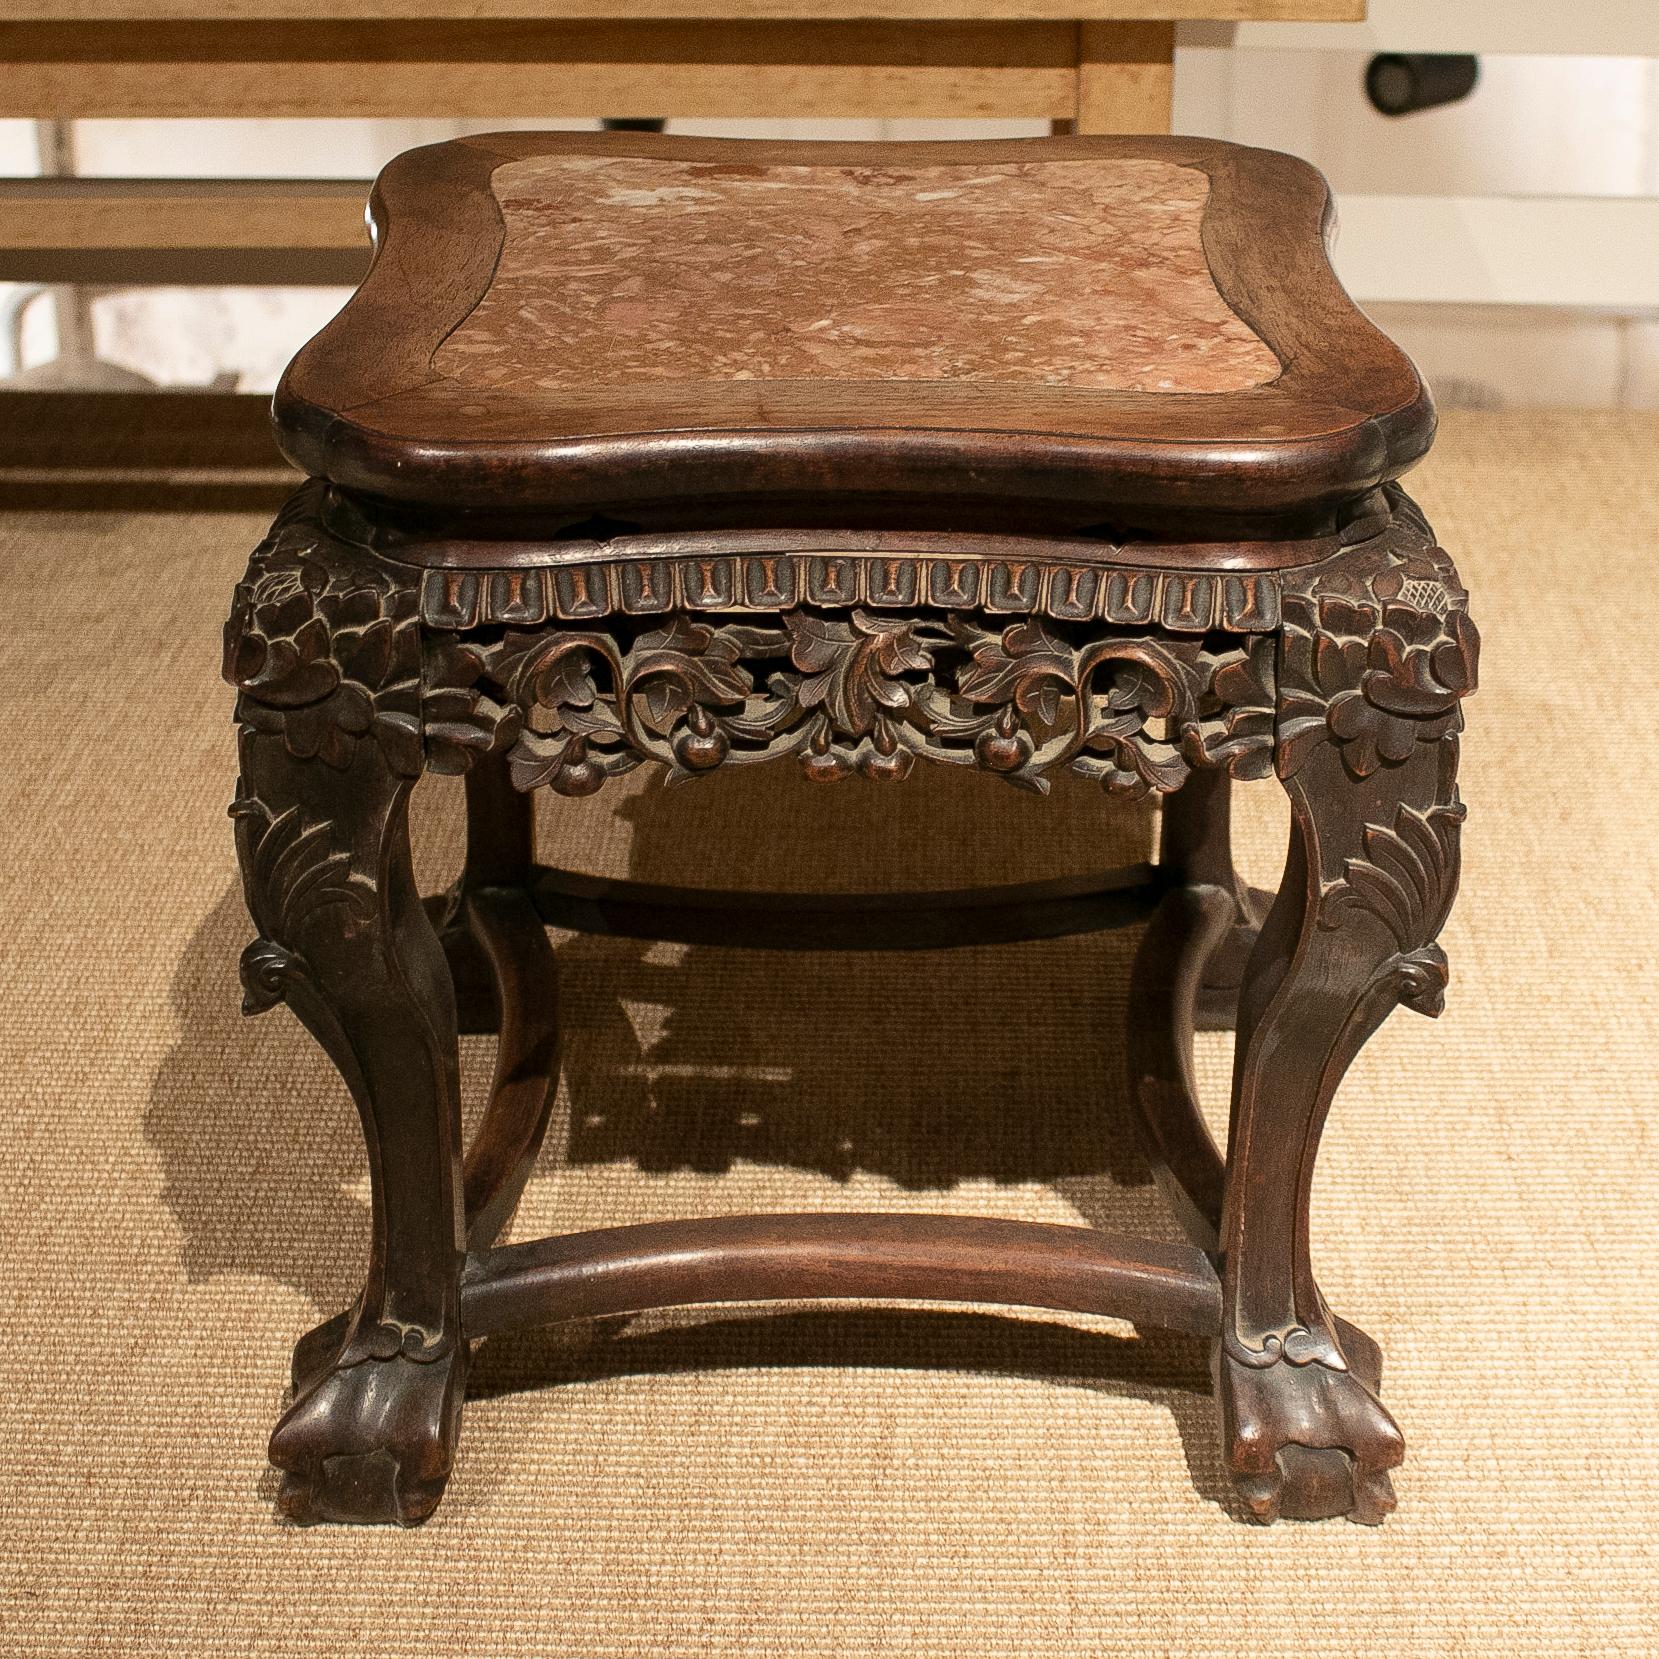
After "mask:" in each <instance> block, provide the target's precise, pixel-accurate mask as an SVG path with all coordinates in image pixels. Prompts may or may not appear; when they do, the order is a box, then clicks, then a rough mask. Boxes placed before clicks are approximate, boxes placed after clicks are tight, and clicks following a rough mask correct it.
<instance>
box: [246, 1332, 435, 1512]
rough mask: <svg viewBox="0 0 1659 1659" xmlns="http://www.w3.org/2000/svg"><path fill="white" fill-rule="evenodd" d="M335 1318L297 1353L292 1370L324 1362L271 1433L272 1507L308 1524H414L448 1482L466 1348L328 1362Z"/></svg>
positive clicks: (306, 1340)
mask: <svg viewBox="0 0 1659 1659" xmlns="http://www.w3.org/2000/svg"><path fill="white" fill-rule="evenodd" d="M334 1323H335V1321H332V1320H331V1321H329V1322H328V1323H327V1324H324V1325H322V1326H319V1327H318V1329H317V1330H316V1331H314V1332H312V1333H311V1336H310V1337H309V1338H307V1339H305V1340H304V1341H302V1342H301V1344H300V1347H299V1349H297V1350H296V1352H295V1356H294V1357H295V1372H296V1376H297V1375H298V1373H299V1372H300V1370H301V1368H302V1364H305V1365H306V1368H307V1369H310V1367H311V1366H312V1365H323V1366H324V1368H323V1369H322V1371H321V1374H320V1375H317V1376H314V1377H313V1378H312V1380H311V1382H310V1385H309V1387H307V1388H306V1390H305V1391H304V1392H303V1393H300V1394H299V1395H298V1396H297V1397H296V1399H295V1400H294V1403H293V1404H292V1405H291V1406H290V1407H289V1408H288V1410H287V1411H286V1412H285V1413H284V1414H283V1417H282V1420H281V1422H279V1423H278V1424H277V1426H276V1429H275V1431H274V1432H273V1433H272V1435H271V1462H272V1463H273V1464H275V1465H276V1467H277V1468H278V1469H280V1470H282V1471H283V1482H282V1489H281V1491H280V1492H279V1494H278V1496H277V1505H278V1507H279V1508H280V1509H281V1510H282V1512H283V1514H285V1515H286V1516H288V1518H289V1519H290V1520H294V1521H300V1522H305V1523H310V1522H313V1521H355V1522H360V1523H365V1524H373V1523H377V1522H379V1523H384V1522H388V1521H395V1522H396V1523H397V1524H398V1525H400V1526H414V1525H416V1524H417V1523H419V1522H421V1521H424V1520H425V1519H426V1518H427V1516H429V1515H430V1514H431V1513H432V1511H433V1510H434V1509H436V1508H437V1507H438V1500H439V1499H440V1498H441V1497H442V1496H443V1492H444V1484H445V1482H446V1481H447V1480H448V1479H449V1469H450V1463H451V1460H452V1459H453V1457H454V1453H455V1442H456V1438H457V1436H458V1434H459V1432H460V1426H461V1398H462V1394H463V1389H464V1383H465V1378H466V1350H465V1347H464V1346H463V1347H458V1348H455V1349H452V1350H451V1351H450V1352H448V1353H445V1354H442V1355H440V1356H438V1357H437V1358H435V1359H430V1360H415V1359H410V1358H408V1357H407V1356H405V1355H403V1354H397V1355H394V1356H393V1357H391V1358H389V1359H376V1358H372V1357H369V1358H363V1359H359V1360H357V1361H356V1362H355V1363H351V1364H344V1363H335V1364H333V1365H326V1364H324V1362H323V1361H322V1358H321V1354H320V1353H319V1350H322V1351H324V1352H326V1349H327V1347H328V1346H329V1345H330V1341H331V1338H329V1337H325V1335H324V1333H325V1332H329V1331H330V1327H331V1326H332V1325H333V1324H334ZM308 1347H309V1348H310V1352H309V1353H306V1350H307V1348H308ZM337 1352H338V1350H336V1353H337Z"/></svg>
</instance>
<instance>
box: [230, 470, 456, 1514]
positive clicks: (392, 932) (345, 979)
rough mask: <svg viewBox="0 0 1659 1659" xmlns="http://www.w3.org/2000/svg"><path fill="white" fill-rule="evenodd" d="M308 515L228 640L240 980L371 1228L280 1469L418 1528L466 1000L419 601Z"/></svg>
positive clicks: (268, 548)
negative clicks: (237, 749) (334, 1103)
mask: <svg viewBox="0 0 1659 1659" xmlns="http://www.w3.org/2000/svg"><path fill="white" fill-rule="evenodd" d="M307 496H308V493H307V492H301V496H300V497H299V498H297V499H296V504H295V505H294V506H292V507H291V508H290V509H289V510H288V511H287V512H285V514H284V515H283V517H282V518H279V520H278V523H277V527H276V530H275V531H274V532H273V535H272V537H271V539H270V540H269V541H268V542H267V543H265V544H264V545H263V546H262V547H261V548H260V549H259V551H258V552H257V553H256V554H255V555H254V560H253V563H252V564H251V565H250V568H249V572H248V577H247V579H246V580H245V581H244V583H243V584H242V586H241V587H240V588H239V589H238V593H237V601H236V606H235V609H234V610H233V612H232V616H231V621H230V625H229V627H228V628H227V630H226V673H227V677H228V678H230V679H231V680H232V682H233V683H234V684H236V685H237V687H238V689H239V691H240V693H241V696H240V698H239V701H238V705H237V707H238V716H239V718H240V720H241V722H242V733H241V763H242V776H241V783H240V787H239V790H238V795H237V800H236V803H235V805H234V807H233V808H232V813H233V816H234V817H235V819H236V830H237V847H238V853H239V856H240V860H241V865H242V872H243V881H244V887H245V890H246V894H247V900H248V908H249V910H250V911H251V912H252V915H253V919H254V921H255V923H256V925H257V926H258V928H259V933H260V937H259V938H258V939H257V940H256V941H255V942H254V943H253V944H252V945H250V946H249V947H248V949H247V950H246V951H245V952H244V954H243V958H242V978H243V984H244V986H245V989H246V1001H245V1006H246V1008H247V1009H248V1011H249V1012H252V1013H257V1012H260V1011H261V1010H263V1009H265V1008H268V1007H270V1006H272V1005H273V1004H274V1003H276V1002H278V1001H286V1002H287V1003H288V1005H289V1007H290V1008H291V1009H292V1010H293V1011H294V1013H295V1014H296V1015H297V1016H298V1017H299V1019H300V1020H301V1021H302V1022H303V1023H304V1025H305V1026H306V1027H307V1029H308V1030H310V1031H311V1033H312V1034H313V1035H314V1036H315V1037H316V1038H317V1040H318V1041H319V1042H320V1043H321V1044H322V1046H323V1047H324V1048H325V1049H326V1050H327V1052H328V1054H329V1056H330V1058H331V1059H332V1060H333V1061H334V1063H335V1064H336V1065H337V1066H338V1067H339V1069H340V1072H341V1074H342V1076H343V1077H344V1079H345V1081H346V1083H347V1086H348V1087H349V1088H350V1090H351V1094H352V1097H353V1099H354V1100H355V1102H356V1104H357V1108H358V1112H359V1115H360V1117H361V1120H362V1126H363V1134H364V1140H365V1143H366V1146H367V1151H368V1162H369V1175H370V1183H371V1188H372V1212H373V1230H372V1236H371V1244H370V1257H369V1265H368V1271H367V1274H366V1277H365V1280H364V1284H363V1289H362V1292H361V1294H360V1296H359V1298H358V1301H357V1304H356V1306H355V1308H354V1309H352V1310H351V1312H350V1313H349V1315H347V1316H345V1317H344V1318H343V1319H337V1320H334V1321H330V1322H328V1323H327V1324H326V1325H324V1326H323V1327H321V1328H320V1329H319V1330H318V1331H317V1332H316V1333H314V1334H313V1336H312V1337H311V1338H310V1339H307V1340H306V1341H305V1342H302V1344H301V1346H300V1349H299V1351H298V1352H297V1353H296V1357H295V1376H296V1396H295V1399H294V1401H293V1404H292V1405H291V1406H290V1408H289V1409H288V1411H287V1412H286V1413H285V1414H284V1416H283V1418H282V1420H281V1421H280V1422H279V1423H278V1424H277V1427H276V1430H275V1432H274V1433H273V1435H272V1437H271V1459H272V1461H273V1462H274V1463H275V1464H276V1465H277V1466H278V1467H279V1468H280V1469H282V1470H283V1471H284V1475H285V1479H284V1481H283V1486H282V1493H281V1498H280V1500H279V1501H280V1503H281V1505H282V1507H283V1509H284V1510H285V1511H286V1512H287V1513H288V1514H290V1515H291V1516H293V1517H294V1518H296V1519H299V1520H304V1521H313V1520H346V1521H398V1522H403V1523H411V1522H415V1521H419V1520H422V1519H424V1518H425V1516H426V1515H428V1514H430V1513H431V1511H432V1509H433V1508H434V1507H435V1505H436V1504H437V1502H438V1499H439V1497H440V1496H441V1494H442V1491H443V1487H444V1483H445V1481H446V1479H447V1477H448V1474H449V1468H450V1463H451V1459H452V1456H453V1452H454V1446H455V1440H456V1436H457V1433H458V1430H459V1422H460V1411H461V1398H462V1388H463V1380H464V1374H465V1360H466V1352H465V1347H464V1344H463V1343H462V1340H461V1333H460V1293H459V1284H460V1266H461V1256H462V1238H461V1217H460V1179H459V1178H460V1168H459V1158H460V1148H459V1109H458V1089H457V1044H456V1036H455V1013H454V998H453V994H452V992H451V989H450V982H449V974H448V970H447V968H446V965H445V963H444V958H443V953H442V950H441V948H440V947H439V944H438V941H437V937H436V935H435V933H434V932H433V929H432V925H431V922H430V920H429V919H428V916H427V913H426V910H425V908H424V907H423V906H422V904H421V902H420V899H419V896H418V894H417V892H416V889H415V884H414V876H413V871H412V868H411V862H410V853H409V838H408V828H407V804H408V796H409V792H410V789H411V788H412V786H413V782H414V779H415V778H416V777H417V776H418V774H419V771H420V766H421V732H420V715H419V679H418V670H419V652H418V643H417V640H416V635H415V627H416V624H415V622H414V610H413V604H412V596H411V595H410V594H409V593H408V592H407V591H406V590H404V589H403V588H402V587H401V586H400V585H399V583H398V582H397V581H396V579H395V578H394V577H392V576H391V575H389V574H387V573H386V572H385V571H384V570H382V569H379V568H377V567H375V566H374V565H373V564H372V562H369V561H367V560H366V559H365V558H364V556H363V555H361V554H360V553H358V552H357V551H356V550H354V549H350V548H342V547H341V546H339V545H338V544H337V543H334V542H332V541H331V540H330V539H329V538H328V537H327V536H326V535H324V534H322V533H321V532H320V531H319V530H318V529H317V527H316V525H315V522H314V519H313V517H312V516H311V514H310V513H309V511H308V509H307Z"/></svg>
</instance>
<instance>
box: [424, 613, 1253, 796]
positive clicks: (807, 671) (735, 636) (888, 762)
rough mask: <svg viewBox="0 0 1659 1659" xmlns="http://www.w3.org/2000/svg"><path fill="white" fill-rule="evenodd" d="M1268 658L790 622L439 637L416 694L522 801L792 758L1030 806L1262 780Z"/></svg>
mask: <svg viewBox="0 0 1659 1659" xmlns="http://www.w3.org/2000/svg"><path fill="white" fill-rule="evenodd" d="M1271 654H1272V646H1271V641H1270V640H1268V639H1262V638H1253V637H1246V636H1240V635H1226V634H1211V635H1206V636H1203V637H1201V638H1197V639H1185V638H1159V637H1155V636H1149V635H1147V634H1145V633H1140V632H1128V631H1124V630H1114V629H1100V628H1095V629H1091V630H1077V629H1070V628H1068V626H1067V625H1066V624H1060V623H1054V622H1051V621H1046V620H1041V619H1037V618H1026V619H1023V620H1021V621H1018V622H1011V623H1007V624H1004V625H1001V626H999V625H998V624H997V623H996V622H995V620H993V619H991V618H986V617H981V616H962V615H957V614H947V615H944V616H934V615H930V614H928V613H926V612H923V613H920V614H916V615H907V616H895V615H889V614H884V613H881V612H877V611H868V610H854V611H851V612H848V613H846V614H843V615H836V614H827V613H821V612H818V611H815V610H809V609H804V608H803V609H797V610H792V611H788V612H784V613H783V614H782V615H781V616H780V617H779V618H778V619H777V622H776V624H775V625H772V626H759V625H755V624H752V623H749V622H746V621H726V622H720V623H716V622H709V621H703V620H701V619H693V618H691V617H687V616H677V617H674V618H671V619H670V620H669V621H668V622H667V623H666V624H665V625H663V626H661V627H657V628H652V629H649V630H646V631H642V632H639V633H637V634H634V635H633V636H632V637H631V638H628V637H621V636H619V635H617V634H614V633H611V632H609V631H607V632H597V631H583V632H576V631H571V630H568V629H564V628H552V629H538V630H519V629H509V630H507V631H506V632H505V633H504V634H503V635H501V637H500V638H499V639H496V640H494V641H446V640H438V641H434V642H433V643H432V645H431V648H430V656H431V659H432V668H431V670H430V673H431V680H430V687H431V689H430V691H429V696H430V698H431V700H432V701H433V702H434V703H437V702H438V700H439V699H444V700H445V706H446V708H448V707H449V706H450V704H451V702H453V714H452V718H451V720H450V722H449V728H450V730H451V731H452V732H453V733H454V736H453V737H448V738H447V742H448V745H449V747H450V748H451V749H452V750H453V751H454V753H455V754H456V755H458V756H462V757H464V756H465V755H466V754H467V753H469V752H472V753H477V752H487V751H488V750H490V749H492V748H495V747H498V746H500V747H506V748H507V750H508V759H509V763H510V766H511V769H512V773H513V778H514V781H515V782H516V783H517V784H518V786H519V787H520V788H532V787H535V786H536V785H539V784H543V783H546V784H549V785H551V786H552V787H553V788H554V789H555V790H558V791H560V792H561V793H565V794H575V795H579V794H587V793H589V792H591V791H592V790H594V789H596V788H598V787H599V785H600V784H601V783H602V782H603V781H604V779H605V778H606V777H607V776H610V775H612V774H614V773H617V772H621V771H626V770H628V769H629V768H631V767H633V766H636V765H638V764H639V763H640V762H641V761H645V760H655V761H660V762H661V763H662V764H663V765H665V766H667V767H668V768H669V770H670V772H671V774H672V775H673V776H676V777H686V776H689V775H691V774H694V773H698V772H706V771H710V770H712V769H713V768H715V767H718V766H721V765H725V764H728V763H741V762H750V761H760V760H767V759H771V758H774V757H776V756H779V755H784V754H795V755H797V756H798V757H799V758H800V761H801V764H802V766H803V769H804V770H805V771H806V773H807V775H808V776H809V777H813V778H818V779H825V780H828V779H834V778H839V777H843V776H846V775H847V774H849V773H852V772H857V773H861V774H862V775H863V776H865V777H870V778H882V779H897V778H902V777H903V776H904V775H905V774H906V773H907V772H908V771H909V770H910V768H911V766H912V764H913V763H914V761H915V760H916V759H917V758H918V757H921V758H926V759H929V760H938V761H944V762H947V763H950V764H954V765H966V766H978V767H980V768H982V769H984V770H986V771H989V772H995V773H998V774H1000V775H1002V776H1003V777H1006V778H1007V779H1008V780H1009V781H1010V782H1011V783H1015V784H1019V785H1021V786H1023V787H1025V788H1030V789H1039V790H1041V789H1045V788H1046V787H1047V782H1048V775H1049V774H1050V773H1051V772H1053V771H1054V770H1056V769H1057V768H1059V767H1062V766H1069V767H1071V768H1072V769H1073V770H1074V771H1078V772H1081V773H1083V774H1085V775H1086V776H1090V777H1094V778H1098V779H1099V780H1100V781H1101V783H1102V784H1104V785H1105V786H1106V787H1107V788H1108V789H1110V790H1112V791H1114V792H1118V793H1124V794H1129V795H1137V794H1144V793H1145V792H1146V791H1147V790H1157V791H1159V792H1167V791H1169V790H1172V789H1176V788H1178V787H1179V786H1180V784H1181V783H1182V782H1183V781H1184V780H1185V778H1186V777H1187V775H1188V774H1189V772H1190V771H1191V769H1192V768H1193V767H1194V766H1196V765H1224V766H1227V767H1229V768H1230V769H1231V770H1232V771H1233V772H1234V774H1235V775H1237V776H1241V777H1254V776H1264V775H1266V774H1267V772H1268V771H1269V770H1270V768H1271V763H1272V737H1273V712H1272V711H1273V703H1272V693H1271V675H1272V670H1271ZM458 692H460V693H464V694H465V695H466V696H470V697H471V699H472V704H471V708H472V709H473V710H476V713H475V714H473V713H469V711H468V708H467V706H466V704H465V702H464V700H463V698H462V697H458V696H457V695H456V694H457V693H458ZM514 711H516V712H517V714H518V716H519V719H518V720H517V721H516V722H515V720H514V718H513V712H514ZM433 763H434V764H435V765H443V764H444V761H443V760H442V759H440V758H439V757H437V756H434V761H433Z"/></svg>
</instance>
